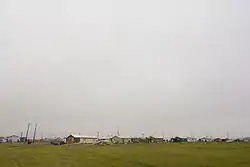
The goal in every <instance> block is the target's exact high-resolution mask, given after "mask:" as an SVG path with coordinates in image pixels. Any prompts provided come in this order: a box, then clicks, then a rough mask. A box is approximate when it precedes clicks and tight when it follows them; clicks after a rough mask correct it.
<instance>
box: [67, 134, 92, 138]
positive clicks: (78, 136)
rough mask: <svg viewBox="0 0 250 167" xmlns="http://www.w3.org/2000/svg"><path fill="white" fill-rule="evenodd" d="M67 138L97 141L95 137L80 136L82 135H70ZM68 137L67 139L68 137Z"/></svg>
mask: <svg viewBox="0 0 250 167" xmlns="http://www.w3.org/2000/svg"><path fill="white" fill-rule="evenodd" d="M69 136H72V137H74V138H81V139H84V138H85V139H97V137H96V136H82V135H74V134H71V135H69ZM69 136H68V137H69Z"/></svg>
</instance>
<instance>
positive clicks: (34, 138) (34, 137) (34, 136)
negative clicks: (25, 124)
mask: <svg viewBox="0 0 250 167" xmlns="http://www.w3.org/2000/svg"><path fill="white" fill-rule="evenodd" d="M36 128H37V124H36V126H35V131H34V135H33V143H35V140H36Z"/></svg>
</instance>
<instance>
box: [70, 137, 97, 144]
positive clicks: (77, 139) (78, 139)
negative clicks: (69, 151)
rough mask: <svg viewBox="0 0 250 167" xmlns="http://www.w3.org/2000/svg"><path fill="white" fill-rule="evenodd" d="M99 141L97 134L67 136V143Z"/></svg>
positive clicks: (93, 142) (92, 142)
mask: <svg viewBox="0 0 250 167" xmlns="http://www.w3.org/2000/svg"><path fill="white" fill-rule="evenodd" d="M96 142H97V137H95V136H80V135H69V136H68V137H67V138H66V143H68V144H73V143H82V144H95V143H96Z"/></svg>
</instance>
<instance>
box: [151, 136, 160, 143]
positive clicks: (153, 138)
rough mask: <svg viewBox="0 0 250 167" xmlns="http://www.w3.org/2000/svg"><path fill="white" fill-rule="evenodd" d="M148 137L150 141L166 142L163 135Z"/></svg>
mask: <svg viewBox="0 0 250 167" xmlns="http://www.w3.org/2000/svg"><path fill="white" fill-rule="evenodd" d="M147 139H148V143H163V142H164V139H163V137H153V136H149V137H148V138H147Z"/></svg>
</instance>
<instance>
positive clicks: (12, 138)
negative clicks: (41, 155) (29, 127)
mask: <svg viewBox="0 0 250 167" xmlns="http://www.w3.org/2000/svg"><path fill="white" fill-rule="evenodd" d="M6 139H7V142H19V140H20V137H19V136H17V135H11V136H8V137H6Z"/></svg>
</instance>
